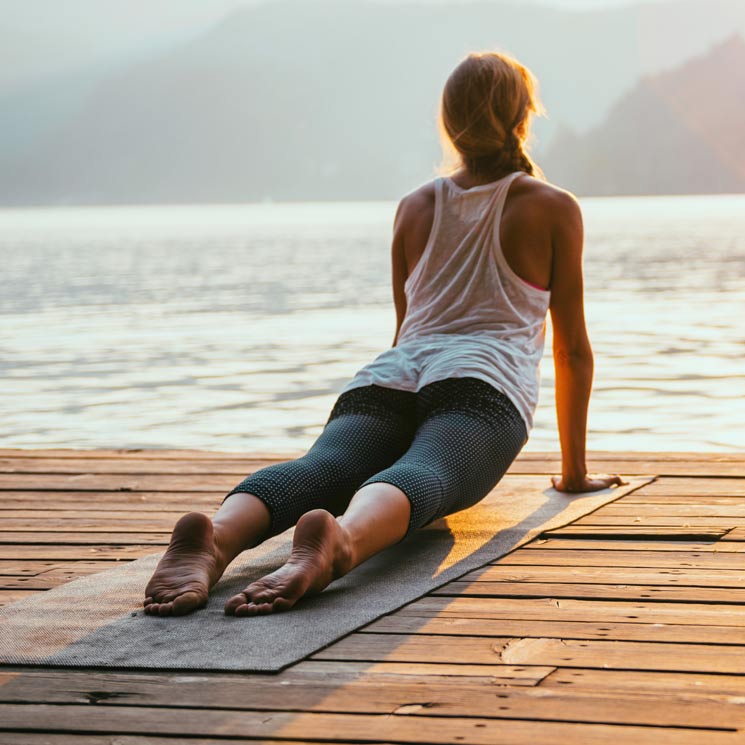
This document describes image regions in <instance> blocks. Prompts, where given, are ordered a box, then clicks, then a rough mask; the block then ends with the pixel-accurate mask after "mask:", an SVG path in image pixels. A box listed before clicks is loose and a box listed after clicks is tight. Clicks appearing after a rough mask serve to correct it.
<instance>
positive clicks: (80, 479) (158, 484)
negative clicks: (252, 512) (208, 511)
mask: <svg viewBox="0 0 745 745" xmlns="http://www.w3.org/2000/svg"><path fill="white" fill-rule="evenodd" d="M241 478H242V477H236V476H230V475H219V474H212V475H210V474H206V475H205V474H194V475H193V476H183V475H178V474H165V475H158V474H142V475H140V476H138V475H136V474H128V473H122V474H106V473H81V474H61V475H54V474H47V473H0V490H2V489H11V490H14V491H18V490H22V489H31V490H33V491H40V490H43V489H52V490H54V491H60V490H61V489H70V490H74V491H78V492H79V491H113V492H117V491H130V492H137V491H147V492H153V491H162V492H180V493H182V494H183V493H184V492H216V491H222V492H223V496H224V495H225V494H226V493H227V492H228V491H230V489H232V488H233V487H234V486H235V485H236V483H238V482H239V481H240V480H241Z"/></svg>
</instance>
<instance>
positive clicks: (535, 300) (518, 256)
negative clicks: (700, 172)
mask: <svg viewBox="0 0 745 745" xmlns="http://www.w3.org/2000/svg"><path fill="white" fill-rule="evenodd" d="M539 109H540V103H539V101H538V98H537V94H536V85H535V81H534V78H533V76H532V75H531V73H530V72H529V71H528V70H527V69H526V68H525V67H523V66H522V65H521V64H520V63H519V62H517V61H516V60H514V59H512V58H511V57H508V56H507V55H503V54H498V53H494V52H486V53H474V54H470V55H468V57H466V58H465V59H464V60H463V61H462V62H461V63H460V64H459V65H458V66H457V67H456V69H455V70H454V71H453V73H452V74H451V75H450V77H449V78H448V80H447V83H446V85H445V88H444V91H443V94H442V101H441V108H440V118H439V124H440V129H441V135H442V139H443V144H444V145H445V146H446V147H449V148H450V151H451V155H454V156H455V157H456V159H457V160H456V165H457V168H456V170H454V171H453V172H452V173H451V175H450V176H447V177H438V178H436V179H435V180H434V181H431V182H430V183H427V184H425V185H424V186H422V187H420V188H419V189H417V190H415V191H413V192H411V193H410V194H408V195H406V196H405V197H404V198H403V199H402V200H401V203H400V204H399V207H398V210H397V212H396V217H395V222H394V235H393V248H392V264H393V298H394V303H395V307H396V314H397V328H396V334H395V337H394V341H393V346H392V347H391V348H390V349H388V350H386V351H385V352H383V353H382V354H381V355H379V356H378V357H377V358H376V359H375V360H373V361H372V362H371V363H370V364H368V365H366V366H365V367H363V368H362V369H361V370H359V371H358V372H357V374H356V375H355V376H354V377H353V378H352V379H351V380H350V381H349V382H348V383H347V385H346V386H345V388H344V389H343V391H342V392H341V394H340V395H339V397H338V399H337V401H336V403H335V404H334V407H333V409H332V411H331V414H330V415H329V419H328V421H327V422H326V425H325V427H324V430H323V432H322V433H321V435H320V436H319V438H318V439H317V440H316V442H315V443H314V444H313V446H312V447H311V448H310V450H309V451H308V452H307V453H306V454H305V455H304V456H302V457H301V458H298V459H297V460H293V461H288V462H285V463H277V464H274V465H272V466H269V467H267V468H263V469H261V470H259V471H257V472H255V473H254V474H252V475H251V476H249V477H248V478H246V479H244V480H243V481H242V482H241V483H240V484H238V486H236V487H235V489H233V490H232V491H231V492H230V494H228V496H227V497H226V498H225V501H224V502H223V504H222V506H221V507H220V509H219V510H218V511H217V513H216V514H215V516H214V517H213V518H212V520H210V519H209V518H208V517H206V516H205V515H202V514H200V513H196V512H193V513H189V514H187V515H185V516H183V517H182V518H181V519H180V520H179V521H178V522H177V524H176V526H175V528H174V531H173V536H172V538H171V542H170V545H169V547H168V549H167V551H166V553H165V555H164V557H163V558H162V560H161V561H160V563H159V565H158V567H157V569H156V571H155V573H154V575H153V577H152V579H151V580H150V582H149V584H148V586H147V589H146V593H145V594H146V599H145V611H146V612H147V613H148V614H151V615H159V616H170V615H183V614H185V613H189V612H190V611H193V610H195V609H196V608H200V607H202V606H204V605H205V604H206V602H207V594H208V591H209V589H210V588H211V587H212V586H213V585H214V584H215V583H216V582H217V581H218V579H219V578H220V577H221V576H222V574H223V572H224V571H225V569H226V567H227V566H228V564H229V563H230V562H231V561H232V560H233V559H234V558H235V557H236V556H237V555H238V554H239V553H241V552H242V551H244V550H246V549H248V548H251V547H252V546H255V545H257V544H258V543H260V542H261V541H263V540H264V539H266V538H268V537H270V536H272V535H276V534H277V533H279V532H281V531H283V530H285V529H286V528H288V527H290V526H292V525H295V524H296V528H295V533H294V539H293V548H292V553H291V556H290V558H289V560H288V561H287V563H286V564H285V565H284V566H282V567H281V568H280V569H278V570H277V571H275V572H273V573H271V574H269V575H267V576H265V577H263V578H261V579H259V580H258V581H256V582H253V583H252V584H250V585H249V586H248V587H247V588H246V589H245V590H244V591H243V592H241V593H239V594H238V595H236V596H234V597H232V598H231V599H230V600H228V602H227V604H226V606H225V612H226V613H227V614H232V615H235V616H250V615H254V614H257V613H271V612H273V611H279V610H287V609H288V608H291V607H292V606H293V605H294V604H295V603H296V602H297V601H298V600H299V599H300V598H301V597H303V596H305V595H310V594H313V593H318V592H320V591H321V590H323V589H324V588H325V587H326V586H327V585H328V584H329V583H330V582H332V581H333V580H334V579H336V578H338V577H341V576H343V575H344V574H346V573H347V572H349V571H350V570H351V569H353V568H354V567H355V566H357V565H358V564H360V563H361V562H363V561H365V560H366V559H368V558H369V557H371V556H373V555H374V554H376V553H378V552H379V551H381V550H383V549H384V548H386V547H388V546H390V545H392V544H394V543H397V542H399V541H401V540H403V539H404V538H405V537H406V536H407V535H408V534H409V533H410V532H411V531H413V530H416V529H417V528H420V527H422V526H424V525H426V524H428V523H430V522H432V521H433V520H435V519H437V518H439V517H443V516H445V515H448V514H451V513H453V512H456V511H458V510H462V509H465V508H467V507H469V506H471V505H473V504H475V503H476V502H478V501H479V500H481V499H483V497H485V496H486V495H487V494H488V493H489V492H490V491H491V490H492V489H493V487H494V486H495V485H496V484H497V483H498V482H499V480H500V479H501V478H502V476H503V475H504V473H505V471H506V470H507V469H508V467H509V466H510V464H511V463H512V461H513V460H514V459H515V457H516V456H517V455H518V453H519V452H520V450H521V449H522V447H523V446H524V444H525V443H526V441H527V435H528V431H529V430H530V428H531V426H532V419H533V414H534V412H535V408H536V405H537V400H538V375H539V363H540V359H541V356H542V353H543V343H544V331H545V318H546V314H547V312H548V310H550V311H551V318H552V323H553V332H554V360H555V365H556V407H557V415H558V423H559V433H560V441H561V450H562V475H561V477H555V478H554V479H553V484H554V486H555V488H556V489H558V490H559V491H566V492H588V491H595V490H598V489H603V488H606V487H608V486H611V485H613V484H620V483H621V479H620V477H618V476H604V477H600V478H590V477H589V476H588V474H587V469H586V467H585V432H586V421H587V407H588V402H589V397H590V389H591V383H592V371H593V357H592V351H591V348H590V343H589V341H588V338H587V331H586V328H585V320H584V310H583V287H582V284H583V281H582V240H583V238H582V217H581V213H580V209H579V206H578V204H577V201H576V200H575V199H574V197H573V196H572V195H571V194H569V193H567V192H566V191H563V190H562V189H559V188H557V187H555V186H552V185H551V184H549V183H546V182H545V181H544V180H543V179H542V178H538V177H537V176H539V175H540V172H539V171H538V169H537V167H536V166H535V165H534V163H533V162H532V161H531V159H530V158H529V156H528V155H527V153H526V150H525V144H526V140H527V138H528V134H529V126H530V118H531V116H532V115H533V114H535V113H537V112H538V111H539ZM339 514H341V516H340V517H339V518H338V519H337V518H335V517H334V515H339Z"/></svg>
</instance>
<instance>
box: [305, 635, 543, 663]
mask: <svg viewBox="0 0 745 745" xmlns="http://www.w3.org/2000/svg"><path fill="white" fill-rule="evenodd" d="M511 641H512V640H511V639H510V638H508V637H505V638H494V637H491V638H485V637H477V636H470V637H469V636H461V637H458V638H457V639H445V640H443V637H441V636H431V635H429V634H414V635H408V634H375V633H366V634H355V633H353V634H350V635H349V636H346V637H344V638H343V639H341V640H340V641H338V642H335V643H334V644H331V645H330V646H328V647H326V648H325V649H322V650H321V651H320V652H316V653H315V654H314V655H311V657H310V659H311V660H336V661H344V660H351V661H356V662H382V661H386V662H440V663H444V664H470V665H496V664H500V663H501V662H502V650H503V649H504V647H505V646H506V645H508V644H509V643H510V642H511ZM517 664H522V663H517ZM535 664H538V663H535Z"/></svg>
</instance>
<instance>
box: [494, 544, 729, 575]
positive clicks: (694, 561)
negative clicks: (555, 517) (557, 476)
mask: <svg viewBox="0 0 745 745" xmlns="http://www.w3.org/2000/svg"><path fill="white" fill-rule="evenodd" d="M598 542H599V541H590V540H588V541H580V540H577V541H572V540H566V539H558V538H557V539H555V540H553V541H551V542H550V544H549V542H548V541H546V543H543V544H541V545H540V546H538V547H536V548H533V547H532V545H531V544H527V545H526V546H525V547H524V548H522V549H521V550H520V551H514V552H513V553H511V554H507V555H506V556H503V557H502V558H501V559H499V560H498V562H499V563H500V564H502V565H504V566H509V565H520V564H553V565H555V566H599V567H602V566H605V567H613V566H616V567H658V568H666V567H684V568H685V567H691V568H693V569H734V568H735V567H737V566H742V557H741V556H739V553H741V551H738V550H737V547H738V546H739V544H738V543H737V542H736V541H730V542H729V543H727V544H725V543H724V542H723V541H719V542H718V543H717V544H715V546H716V548H712V549H711V550H701V549H700V548H699V549H698V550H696V551H681V550H680V549H679V547H676V546H675V545H672V546H671V545H669V544H668V545H665V543H663V542H660V544H659V546H654V544H648V545H647V546H653V550H649V548H648V547H647V546H644V547H641V548H638V549H637V550H634V549H633V547H628V546H626V545H625V544H626V543H629V542H628V541H618V544H619V545H618V546H617V547H616V546H614V545H613V543H612V542H607V543H606V545H605V546H603V547H602V548H599V549H596V548H595V547H594V546H593V545H592V544H595V543H598ZM547 544H549V545H547ZM560 544H566V548H565V547H564V545H560ZM730 546H732V547H733V549H730V548H729V547H730Z"/></svg>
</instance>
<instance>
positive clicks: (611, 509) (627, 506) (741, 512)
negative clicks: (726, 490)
mask: <svg viewBox="0 0 745 745" xmlns="http://www.w3.org/2000/svg"><path fill="white" fill-rule="evenodd" d="M665 499H666V500H667V501H665V502H660V501H657V502H652V503H646V502H627V501H626V499H625V498H623V497H622V498H621V499H619V500H618V501H616V502H611V503H610V504H608V505H606V506H605V507H601V508H600V509H599V510H595V512H593V513H592V514H593V516H594V517H611V516H615V517H632V518H635V517H639V518H642V519H645V520H646V519H648V518H652V517H677V518H682V517H739V518H743V519H745V499H740V498H738V497H717V498H716V499H718V502H716V503H714V504H712V503H710V502H709V500H708V498H707V499H706V502H705V503H703V502H702V501H701V500H700V499H698V498H696V497H693V498H692V499H693V500H694V501H691V502H689V503H687V504H686V503H683V504H675V503H672V502H670V501H669V499H667V498H665ZM697 524H698V523H697Z"/></svg>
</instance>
